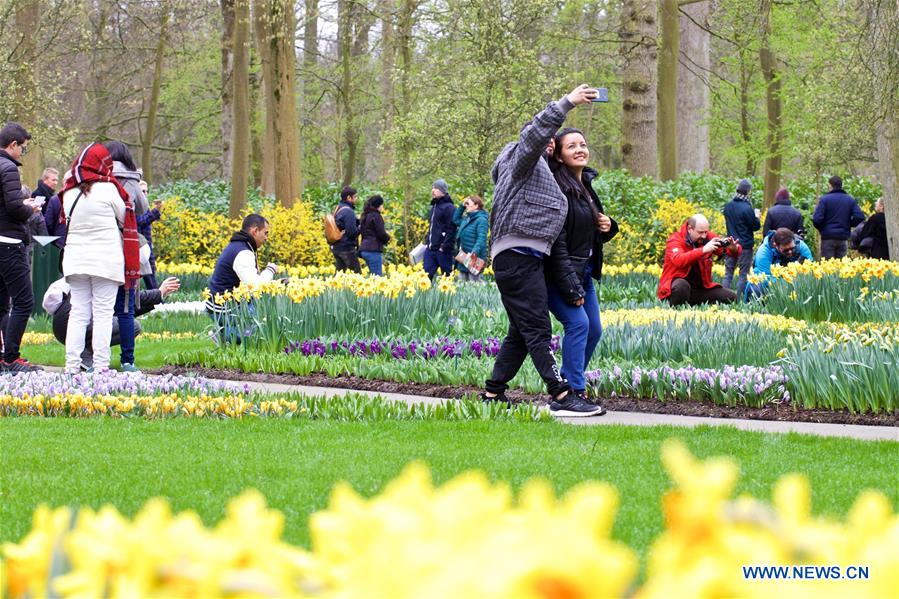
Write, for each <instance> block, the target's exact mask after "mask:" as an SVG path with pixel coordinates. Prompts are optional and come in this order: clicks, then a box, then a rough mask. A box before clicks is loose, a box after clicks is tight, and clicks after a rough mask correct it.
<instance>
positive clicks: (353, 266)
mask: <svg viewBox="0 0 899 599" xmlns="http://www.w3.org/2000/svg"><path fill="white" fill-rule="evenodd" d="M331 253H332V254H334V266H335V267H336V268H337V271H338V272H340V271H341V270H351V271H353V272H356V273H361V272H362V265H361V264H359V255H358V254H357V253H356V250H347V251H343V252H338V251H337V250H334V249H332V250H331Z"/></svg>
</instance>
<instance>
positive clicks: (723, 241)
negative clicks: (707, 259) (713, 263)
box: [715, 237, 734, 248]
mask: <svg viewBox="0 0 899 599" xmlns="http://www.w3.org/2000/svg"><path fill="white" fill-rule="evenodd" d="M715 241H717V242H718V247H721V248H727V247H730V246H732V245H733V243H734V240H733V238H731V237H718V238H717V239H715Z"/></svg>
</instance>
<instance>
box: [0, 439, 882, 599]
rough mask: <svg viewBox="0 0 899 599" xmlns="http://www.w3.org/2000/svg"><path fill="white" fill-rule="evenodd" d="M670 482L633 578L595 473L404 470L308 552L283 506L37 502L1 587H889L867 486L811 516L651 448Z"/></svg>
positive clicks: (724, 591) (332, 513) (795, 481)
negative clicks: (643, 572) (749, 571)
mask: <svg viewBox="0 0 899 599" xmlns="http://www.w3.org/2000/svg"><path fill="white" fill-rule="evenodd" d="M662 454H663V461H664V463H665V467H666V469H667V470H668V472H669V474H670V476H671V478H672V480H673V481H674V488H673V489H672V490H671V491H669V492H668V493H667V494H666V495H665V497H664V499H663V510H664V516H665V530H664V532H663V533H662V534H661V535H660V536H659V537H658V538H657V539H656V541H655V542H654V543H653V545H652V548H651V549H650V554H649V560H648V571H647V577H646V581H645V583H644V584H643V585H642V586H639V587H638V586H636V583H635V580H636V575H637V557H636V554H635V553H634V552H633V551H632V550H630V549H629V548H627V547H626V546H624V545H623V544H621V543H619V542H616V541H614V540H612V539H611V538H610V534H611V529H612V525H613V521H614V517H615V512H616V510H617V506H618V496H617V493H616V491H615V490H614V489H613V488H612V487H611V486H609V485H607V484H605V483H596V482H589V483H584V484H582V485H579V486H577V487H575V488H573V489H571V490H570V491H568V493H566V494H565V495H564V496H563V497H561V498H556V496H555V494H554V492H553V490H552V488H551V487H550V485H549V484H548V483H547V482H545V481H542V480H532V481H530V482H528V483H526V484H525V486H524V487H523V488H522V490H521V492H520V493H519V495H518V498H517V500H516V499H515V498H514V497H513V494H512V491H511V489H510V488H509V487H508V486H507V485H506V484H503V483H498V484H491V483H490V481H489V480H488V479H487V477H486V476H485V475H484V474H483V473H480V472H468V473H465V474H462V475H460V476H458V477H456V478H455V479H453V480H451V481H449V482H448V483H446V484H445V485H443V486H441V487H437V488H435V487H434V485H433V484H432V482H431V477H430V473H429V471H428V469H427V467H426V466H424V465H422V464H412V465H410V466H408V467H407V468H406V469H405V471H404V472H403V473H402V474H401V475H400V476H399V477H397V478H396V479H395V480H394V481H393V482H391V483H390V484H388V485H387V487H386V488H385V489H384V491H383V492H382V493H381V494H380V495H378V496H376V497H373V498H372V499H364V498H362V497H361V496H359V495H358V494H356V493H355V492H354V491H353V490H352V489H351V488H350V487H349V486H348V485H346V484H344V483H341V484H338V485H337V486H336V487H335V488H334V490H333V492H332V495H331V501H330V505H329V507H328V508H327V509H326V510H324V511H321V512H317V513H315V514H313V515H312V517H311V520H310V523H309V526H310V533H311V539H312V549H311V551H306V550H304V549H299V548H296V547H292V546H290V545H288V544H286V543H285V542H284V541H283V540H282V539H281V535H282V531H283V526H284V517H283V515H282V514H281V513H280V512H278V511H275V510H271V509H269V508H267V506H266V504H265V500H264V499H263V498H262V496H261V495H260V494H259V493H257V492H255V491H247V492H245V493H244V494H243V495H241V496H240V497H238V498H236V499H234V500H232V501H231V502H230V504H229V506H228V511H227V514H226V517H225V519H224V520H223V521H222V522H220V523H219V524H218V525H217V526H216V527H215V528H213V529H208V528H206V527H205V526H204V525H203V523H202V521H201V520H200V518H199V517H198V516H197V515H196V514H194V513H193V512H184V513H181V514H172V512H171V509H170V507H169V505H168V503H167V502H165V501H164V500H160V499H153V500H151V501H149V502H148V503H147V505H146V506H145V507H144V508H143V510H142V511H141V512H140V513H139V514H138V515H137V516H136V517H135V518H134V520H133V521H129V520H128V519H126V518H123V517H122V516H121V515H120V514H119V513H118V512H117V511H116V510H115V509H114V508H112V507H104V508H102V509H101V510H100V511H99V512H94V511H92V510H89V509H82V510H80V511H79V512H78V514H77V516H76V517H75V518H74V519H73V515H72V512H71V511H70V510H69V509H68V508H59V509H56V510H50V509H49V508H47V507H40V508H38V509H37V510H36V511H35V514H34V523H33V528H32V531H31V532H30V533H29V534H28V535H27V536H26V537H25V539H23V540H22V542H20V543H18V544H12V543H7V544H5V545H4V546H3V550H2V555H3V563H2V564H0V566H2V567H0V593H2V594H3V595H4V596H10V597H25V596H28V597H44V596H48V595H51V594H53V595H57V596H61V597H100V596H107V597H147V596H156V597H214V596H226V595H228V596H241V597H390V598H404V597H410V598H411V597H428V598H437V597H453V598H460V597H465V598H469V597H515V598H544V599H563V598H572V599H573V598H579V597H621V596H636V597H737V596H745V597H757V596H773V595H778V596H789V597H797V596H812V595H814V596H816V597H822V596H825V597H844V596H850V595H851V596H853V597H858V596H865V597H888V596H891V595H892V596H895V594H894V593H895V589H897V588H899V516H897V515H896V514H895V513H894V512H893V510H892V507H891V506H890V505H889V502H888V500H887V499H886V497H884V496H883V494H881V493H879V492H875V491H866V492H864V493H862V494H861V495H860V496H859V498H858V499H857V501H856V503H855V505H854V506H853V508H852V509H851V510H850V513H849V515H848V517H847V519H846V522H843V523H840V522H833V521H829V520H826V519H823V518H813V517H812V516H811V515H810V494H811V492H810V489H809V486H808V483H807V482H806V480H805V479H804V478H803V477H801V476H798V475H789V476H786V477H784V478H782V479H781V480H780V481H779V482H778V483H777V485H776V488H775V490H774V494H773V497H774V505H773V506H769V505H767V504H764V503H761V502H759V501H757V500H755V499H752V498H749V497H740V498H737V499H736V500H733V499H732V492H733V488H734V485H735V484H736V481H737V476H738V471H739V469H738V466H737V465H736V464H735V463H734V462H733V461H732V460H730V459H727V458H714V459H711V460H709V461H707V462H705V463H702V462H699V461H697V460H696V459H695V458H693V456H692V455H690V453H689V452H688V451H687V450H686V448H684V446H683V445H681V444H680V443H679V442H673V441H669V442H668V443H667V444H666V445H665V446H664V448H663V451H662ZM749 565H789V566H793V565H828V566H840V567H841V568H843V571H844V572H845V571H846V570H845V568H846V566H850V565H851V566H865V567H867V568H868V569H869V570H868V571H869V573H870V579H868V580H838V581H832V580H819V581H816V582H810V581H783V580H780V581H770V580H769V581H760V580H747V579H745V578H744V575H743V570H742V567H743V566H749Z"/></svg>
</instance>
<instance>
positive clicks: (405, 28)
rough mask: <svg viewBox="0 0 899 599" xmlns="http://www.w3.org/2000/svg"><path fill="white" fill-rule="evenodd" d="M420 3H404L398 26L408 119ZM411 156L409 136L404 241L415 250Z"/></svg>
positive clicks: (404, 161) (402, 151)
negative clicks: (416, 13)
mask: <svg viewBox="0 0 899 599" xmlns="http://www.w3.org/2000/svg"><path fill="white" fill-rule="evenodd" d="M417 7H418V0H403V3H402V5H401V9H400V14H399V23H398V24H397V41H398V43H399V57H400V72H399V79H400V81H399V83H400V107H399V113H398V116H401V117H403V118H406V117H408V116H409V113H410V112H411V111H412V89H411V86H410V79H411V76H412V26H413V24H414V15H415V10H416V9H417ZM411 156H412V147H411V143H410V141H409V138H408V136H407V135H403V137H402V138H401V141H400V144H399V148H398V152H397V159H398V161H399V164H400V168H399V170H400V188H401V189H402V190H403V239H405V241H406V250H407V251H409V250H411V249H413V247H414V243H415V242H414V241H413V240H412V239H410V238H409V237H410V234H411V231H410V229H409V219H410V217H411V216H412V203H413V201H414V199H415V196H414V195H413V189H412V173H411V165H410V164H409V161H410V159H411Z"/></svg>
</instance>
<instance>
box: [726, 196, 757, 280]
mask: <svg viewBox="0 0 899 599" xmlns="http://www.w3.org/2000/svg"><path fill="white" fill-rule="evenodd" d="M751 193H752V183H750V182H749V180H748V179H743V180H742V181H740V183H739V184H738V185H737V193H736V194H735V195H734V197H733V199H732V200H731V201H729V202H728V203H727V204H725V205H724V222H725V223H726V224H727V234H728V235H729V236H730V237H732V238H734V239H736V240H737V241H738V242H739V243H740V247H742V248H743V252H742V253H741V254H740V255H739V256H732V255H730V254H727V255H726V256H725V257H724V279H723V280H722V281H721V286H722V287H724V288H725V289H733V281H734V270H736V267H737V266H739V267H740V277H739V278H738V279H737V297H741V296H742V295H743V290H744V289H745V287H746V277H747V275H749V269H750V268H751V267H752V255H753V251H752V248H753V245H754V244H755V239H754V236H755V232H756V231H758V230H759V229H761V228H762V224H761V223H760V222H759V217H758V213H757V212H756V211H755V210H754V209H753V208H752V204H751V203H750V202H749V196H750V194H751Z"/></svg>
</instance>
